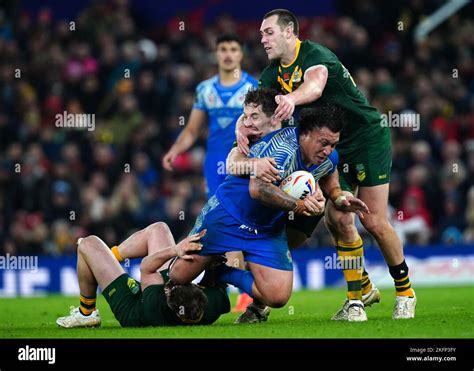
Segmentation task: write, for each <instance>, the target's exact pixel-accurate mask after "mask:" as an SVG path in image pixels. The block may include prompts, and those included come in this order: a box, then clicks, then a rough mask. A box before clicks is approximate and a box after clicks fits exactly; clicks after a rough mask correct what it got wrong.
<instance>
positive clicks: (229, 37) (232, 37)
mask: <svg viewBox="0 0 474 371" xmlns="http://www.w3.org/2000/svg"><path fill="white" fill-rule="evenodd" d="M230 41H235V42H236V43H238V44H239V45H240V46H241V47H242V46H243V45H244V43H243V42H242V39H241V38H240V37H239V36H238V35H236V34H235V33H223V34H221V35H219V36H218V37H217V40H216V47H217V46H219V44H220V43H225V42H230Z"/></svg>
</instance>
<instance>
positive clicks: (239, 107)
mask: <svg viewBox="0 0 474 371" xmlns="http://www.w3.org/2000/svg"><path fill="white" fill-rule="evenodd" d="M257 85H258V81H257V80H255V79H254V78H253V77H252V76H250V75H248V74H247V73H245V72H242V77H241V79H240V81H239V82H237V83H236V84H234V85H232V86H222V85H221V84H220V82H219V76H218V75H216V76H214V77H212V78H210V79H208V80H205V81H203V82H201V83H200V84H199V85H198V86H197V88H196V98H195V101H194V105H193V108H195V109H198V110H201V111H205V112H206V113H207V115H208V126H209V133H208V137H207V153H206V158H205V160H204V176H205V177H206V181H207V186H208V194H209V196H212V195H213V194H214V193H215V191H216V189H217V187H218V186H219V184H220V183H222V181H223V180H224V178H225V175H226V174H225V160H226V158H227V155H228V154H229V152H230V150H231V149H232V144H233V142H234V140H235V123H236V122H237V119H238V118H239V116H240V115H241V114H242V112H243V104H244V99H245V94H247V91H248V90H249V89H250V88H252V87H257Z"/></svg>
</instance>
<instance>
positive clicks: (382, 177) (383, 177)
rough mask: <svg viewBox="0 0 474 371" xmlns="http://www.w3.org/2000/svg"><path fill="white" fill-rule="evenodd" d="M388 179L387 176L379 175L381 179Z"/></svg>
mask: <svg viewBox="0 0 474 371" xmlns="http://www.w3.org/2000/svg"><path fill="white" fill-rule="evenodd" d="M386 178H387V174H383V175H379V179H386Z"/></svg>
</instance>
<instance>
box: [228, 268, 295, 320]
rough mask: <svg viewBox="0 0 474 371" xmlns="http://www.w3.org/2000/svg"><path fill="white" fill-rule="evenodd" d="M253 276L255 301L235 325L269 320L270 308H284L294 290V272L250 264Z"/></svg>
mask: <svg viewBox="0 0 474 371" xmlns="http://www.w3.org/2000/svg"><path fill="white" fill-rule="evenodd" d="M247 264H248V267H249V269H250V271H251V272H252V274H253V277H254V283H253V285H252V296H253V297H254V299H255V301H254V302H253V303H252V304H250V305H249V306H248V307H247V310H246V311H245V312H244V313H243V314H242V315H241V316H240V317H239V318H237V320H236V321H235V323H258V322H264V321H266V320H267V318H268V316H269V314H270V308H269V307H273V308H280V307H282V306H284V305H285V304H286V303H287V302H288V300H289V298H290V296H291V292H292V289H293V271H283V270H279V269H274V268H270V267H266V266H263V265H260V264H256V263H252V262H248V263H247Z"/></svg>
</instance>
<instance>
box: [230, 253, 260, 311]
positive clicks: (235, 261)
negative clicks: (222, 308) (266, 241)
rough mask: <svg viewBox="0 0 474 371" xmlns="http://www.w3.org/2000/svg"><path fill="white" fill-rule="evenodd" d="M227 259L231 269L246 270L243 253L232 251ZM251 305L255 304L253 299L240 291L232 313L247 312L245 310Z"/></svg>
mask: <svg viewBox="0 0 474 371" xmlns="http://www.w3.org/2000/svg"><path fill="white" fill-rule="evenodd" d="M225 257H226V258H227V263H226V264H227V265H228V266H229V267H234V268H238V269H246V267H245V261H244V254H242V252H241V251H230V252H228V253H226V254H225ZM239 290H240V289H239ZM251 303H253V298H252V297H251V296H250V295H249V294H247V293H246V292H243V291H242V290H240V293H239V295H238V296H237V303H236V304H235V307H234V308H232V312H234V313H242V312H245V310H246V309H247V307H248V306H249V305H250V304H251Z"/></svg>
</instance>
